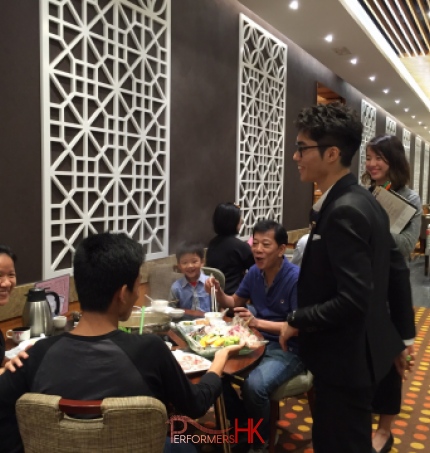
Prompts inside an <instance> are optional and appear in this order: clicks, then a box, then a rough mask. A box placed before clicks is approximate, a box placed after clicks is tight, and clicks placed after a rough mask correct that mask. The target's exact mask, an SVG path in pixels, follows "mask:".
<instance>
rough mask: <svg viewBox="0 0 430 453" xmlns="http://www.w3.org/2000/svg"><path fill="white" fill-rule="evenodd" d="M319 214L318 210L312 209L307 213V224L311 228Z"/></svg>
mask: <svg viewBox="0 0 430 453" xmlns="http://www.w3.org/2000/svg"><path fill="white" fill-rule="evenodd" d="M318 216H319V211H315V210H314V209H311V212H310V213H309V224H310V226H311V228H314V227H315V225H316V223H317V220H318Z"/></svg>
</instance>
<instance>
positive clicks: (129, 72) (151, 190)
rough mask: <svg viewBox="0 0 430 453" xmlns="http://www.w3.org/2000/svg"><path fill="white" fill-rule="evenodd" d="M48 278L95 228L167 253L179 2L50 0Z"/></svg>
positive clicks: (46, 22) (45, 14)
mask: <svg viewBox="0 0 430 453" xmlns="http://www.w3.org/2000/svg"><path fill="white" fill-rule="evenodd" d="M41 16H42V33H43V37H42V39H43V45H42V68H43V69H42V74H43V75H42V85H43V90H42V91H43V100H42V102H43V161H44V164H43V167H44V178H43V180H44V200H47V202H46V204H45V206H44V258H45V263H44V277H52V276H55V275H58V274H59V273H64V272H65V271H69V270H70V269H71V266H72V255H73V252H74V250H75V247H76V245H77V243H78V242H79V241H80V240H81V239H82V238H84V237H86V236H88V235H89V234H91V233H95V232H102V231H116V232H119V231H121V232H125V233H127V234H129V235H130V236H131V237H133V238H134V239H136V240H137V241H139V242H140V243H143V244H145V245H146V250H147V257H148V258H158V257H162V256H166V255H167V253H168V243H167V241H168V206H167V203H168V172H169V132H168V131H169V86H170V79H169V77H170V76H169V74H170V42H169V40H170V1H169V0H157V1H152V0H79V1H77V0H41Z"/></svg>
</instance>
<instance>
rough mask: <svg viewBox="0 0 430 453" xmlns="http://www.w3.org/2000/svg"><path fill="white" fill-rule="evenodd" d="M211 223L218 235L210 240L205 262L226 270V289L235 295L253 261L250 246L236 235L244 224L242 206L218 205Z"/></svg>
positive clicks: (223, 270) (225, 290)
mask: <svg viewBox="0 0 430 453" xmlns="http://www.w3.org/2000/svg"><path fill="white" fill-rule="evenodd" d="M212 223H213V228H214V231H215V233H216V234H217V235H216V236H215V237H214V238H213V239H212V240H211V241H210V242H209V246H208V249H207V252H206V265H207V266H209V267H215V268H217V269H219V270H221V271H222V272H223V273H224V275H225V289H224V292H225V293H226V294H229V295H232V294H234V293H235V291H236V290H237V288H238V287H239V284H240V282H241V281H242V278H243V276H244V275H245V273H246V271H247V270H248V269H249V268H250V267H251V266H252V265H253V264H254V256H253V255H252V251H251V247H250V246H249V244H247V243H246V242H243V241H241V240H240V239H238V238H237V237H236V235H237V234H238V233H239V230H240V226H241V224H242V219H241V214H240V208H239V207H238V206H237V205H235V204H234V203H220V204H219V205H218V206H217V207H216V208H215V211H214V213H213V217H212Z"/></svg>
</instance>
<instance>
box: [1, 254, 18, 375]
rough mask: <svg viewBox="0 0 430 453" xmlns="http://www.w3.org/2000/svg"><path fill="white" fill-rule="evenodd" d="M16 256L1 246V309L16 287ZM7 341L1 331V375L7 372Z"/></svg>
mask: <svg viewBox="0 0 430 453" xmlns="http://www.w3.org/2000/svg"><path fill="white" fill-rule="evenodd" d="M15 262H16V255H15V254H14V253H13V252H12V250H11V249H10V248H9V247H8V246H6V245H0V307H4V306H5V305H6V304H8V303H9V299H10V295H11V293H12V291H13V290H14V288H15V286H16V272H15ZM5 361H7V359H6V358H5V340H4V337H3V333H2V332H1V331H0V364H1V368H0V374H3V373H4V371H5V368H3V367H4V364H5Z"/></svg>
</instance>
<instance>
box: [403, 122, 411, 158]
mask: <svg viewBox="0 0 430 453" xmlns="http://www.w3.org/2000/svg"><path fill="white" fill-rule="evenodd" d="M402 143H403V147H404V148H405V154H406V159H407V160H408V162H410V161H411V132H410V131H408V130H407V129H403V135H402Z"/></svg>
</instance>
